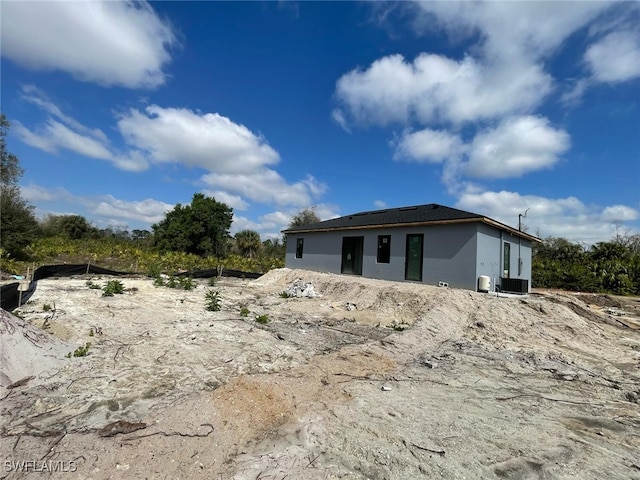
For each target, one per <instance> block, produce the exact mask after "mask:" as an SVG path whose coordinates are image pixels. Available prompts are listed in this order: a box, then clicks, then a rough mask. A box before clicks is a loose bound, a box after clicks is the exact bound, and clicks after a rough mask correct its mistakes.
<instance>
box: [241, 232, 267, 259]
mask: <svg viewBox="0 0 640 480" xmlns="http://www.w3.org/2000/svg"><path fill="white" fill-rule="evenodd" d="M235 238H236V250H237V251H238V253H239V254H240V255H242V256H243V257H249V258H253V256H254V255H255V254H256V253H258V251H259V250H260V249H261V248H262V243H260V234H259V233H258V232H256V231H255V230H242V231H240V232H238V233H236V237H235Z"/></svg>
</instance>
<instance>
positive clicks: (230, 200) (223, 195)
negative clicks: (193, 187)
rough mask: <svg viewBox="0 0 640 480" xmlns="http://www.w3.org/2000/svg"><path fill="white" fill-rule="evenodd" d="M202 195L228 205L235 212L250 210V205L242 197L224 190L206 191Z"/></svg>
mask: <svg viewBox="0 0 640 480" xmlns="http://www.w3.org/2000/svg"><path fill="white" fill-rule="evenodd" d="M202 193H204V194H205V195H206V196H208V197H213V198H215V199H216V200H217V201H218V202H222V203H225V204H227V205H228V206H230V207H231V208H233V209H234V210H246V209H247V208H249V203H248V202H247V201H245V200H244V199H243V198H242V197H241V196H240V195H232V194H230V193H229V192H224V191H222V190H204V191H203V192H202Z"/></svg>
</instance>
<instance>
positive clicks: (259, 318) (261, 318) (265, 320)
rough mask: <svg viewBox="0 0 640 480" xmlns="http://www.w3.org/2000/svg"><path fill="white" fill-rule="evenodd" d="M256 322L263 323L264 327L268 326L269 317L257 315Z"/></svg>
mask: <svg viewBox="0 0 640 480" xmlns="http://www.w3.org/2000/svg"><path fill="white" fill-rule="evenodd" d="M256 322H258V323H261V324H262V325H266V324H267V323H269V315H266V314H262V315H256Z"/></svg>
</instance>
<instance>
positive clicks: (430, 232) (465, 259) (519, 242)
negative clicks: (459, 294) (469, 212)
mask: <svg viewBox="0 0 640 480" xmlns="http://www.w3.org/2000/svg"><path fill="white" fill-rule="evenodd" d="M415 233H422V234H424V251H423V268H422V283H426V284H430V285H438V282H441V281H442V282H447V283H448V284H449V286H451V287H456V288H465V289H468V290H476V289H477V286H478V277H479V276H480V275H487V276H489V277H490V278H491V279H492V281H491V287H492V288H493V287H494V280H493V279H494V277H495V279H496V280H497V283H499V278H500V275H501V273H502V259H503V245H504V242H509V243H510V244H511V265H510V267H511V268H510V269H511V275H510V276H511V278H526V279H528V280H529V284H531V281H530V279H531V242H529V241H528V240H523V239H520V238H519V237H517V236H513V235H510V234H507V233H503V232H501V231H500V230H498V229H495V228H493V227H491V226H489V225H485V224H482V223H477V222H473V223H460V224H451V225H433V226H428V227H410V228H380V229H366V230H347V231H334V232H312V233H302V234H288V235H287V253H286V259H285V265H286V267H288V268H300V269H306V270H314V271H319V272H327V273H340V268H341V261H342V256H341V253H342V239H343V237H357V236H362V237H364V248H363V264H362V276H363V277H368V278H378V279H384V280H393V281H404V280H405V254H406V252H405V250H406V237H407V235H408V234H415ZM378 235H391V255H390V262H389V263H378V262H377V251H378ZM297 238H303V239H304V249H303V256H302V258H295V256H296V239H297ZM518 251H520V257H521V258H522V260H523V262H522V272H521V274H520V275H518Z"/></svg>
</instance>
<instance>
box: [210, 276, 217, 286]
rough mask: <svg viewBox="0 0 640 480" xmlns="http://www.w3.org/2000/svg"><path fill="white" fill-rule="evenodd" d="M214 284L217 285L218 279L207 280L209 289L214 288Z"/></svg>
mask: <svg viewBox="0 0 640 480" xmlns="http://www.w3.org/2000/svg"><path fill="white" fill-rule="evenodd" d="M216 283H218V277H211V278H209V286H210V287H215V286H216Z"/></svg>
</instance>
